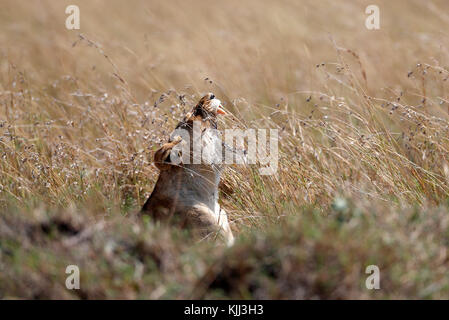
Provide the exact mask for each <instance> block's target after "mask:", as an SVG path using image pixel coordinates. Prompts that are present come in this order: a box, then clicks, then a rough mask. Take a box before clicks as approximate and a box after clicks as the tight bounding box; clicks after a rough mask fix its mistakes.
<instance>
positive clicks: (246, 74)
mask: <svg viewBox="0 0 449 320" xmlns="http://www.w3.org/2000/svg"><path fill="white" fill-rule="evenodd" d="M71 4H76V5H78V6H79V8H80V21H81V28H80V30H67V29H66V27H65V21H66V18H67V17H68V15H67V14H66V13H65V8H66V7H67V6H68V5H71ZM370 4H376V5H378V6H379V8H380V29H379V30H368V29H367V28H366V27H365V19H366V18H367V14H365V8H366V7H367V6H368V5H370ZM448 30H449V3H448V2H447V1H444V0H441V1H438V0H435V1H420V0H409V1H406V0H394V1H386V0H385V1H374V0H370V1H349V0H345V1H338V2H337V1H330V0H326V1H325V0H320V1H311V0H310V1H309V0H304V1H271V0H264V1H255V0H254V1H251V0H250V1H234V0H232V1H207V2H206V1H185V0H184V1H164V2H162V1H128V2H125V1H107V2H106V1H50V0H45V1H34V0H33V1H9V0H0V155H1V159H0V298H5V299H16V298H27V299H52V298H61V299H115V298H124V299H212V298H218V299H228V298H233V299H250V298H252V299H393V298H398V299H403V298H412V299H417V298H420V299H421V298H424V299H442V298H445V299H447V298H449V277H448V269H449V252H448V250H449V163H448V158H449V153H448V152H449V33H448ZM205 92H214V93H215V95H216V96H217V97H218V98H219V99H220V100H222V102H224V104H225V108H226V109H227V111H228V112H229V113H231V114H232V115H229V116H227V117H223V118H221V119H222V120H221V121H220V123H219V126H220V128H222V129H224V128H233V127H235V128H241V129H246V128H255V129H258V128H265V129H270V128H272V129H278V132H279V164H278V170H277V172H276V174H274V175H265V176H263V175H260V173H259V170H258V169H259V167H260V166H258V165H248V166H242V165H236V166H230V167H228V168H226V170H225V172H224V175H223V177H222V181H221V184H220V201H219V202H220V205H221V206H222V207H223V208H225V209H226V211H227V212H228V215H229V219H230V222H231V228H232V230H233V233H234V235H235V236H236V243H235V245H234V246H232V247H230V248H227V247H226V246H224V245H221V244H220V243H217V242H213V241H202V242H194V241H192V240H191V237H190V236H189V233H188V232H187V231H184V230H179V229H174V228H169V227H166V226H163V225H160V224H158V223H154V221H152V220H151V219H150V218H144V219H142V218H141V217H138V216H137V214H136V213H137V212H138V211H139V209H140V208H141V206H142V205H143V203H144V202H145V200H146V199H147V198H148V196H149V195H150V193H151V191H152V189H153V187H154V184H155V182H156V178H157V176H158V170H157V169H156V167H155V166H154V165H153V164H152V157H153V154H154V151H155V150H156V149H157V148H158V147H159V146H160V145H161V144H162V143H164V142H166V141H167V139H168V136H169V134H170V133H171V131H172V130H173V129H174V127H175V126H176V124H177V123H178V122H179V121H180V120H181V119H182V117H183V116H184V115H185V113H186V112H188V111H189V110H190V109H191V107H192V106H193V105H194V104H195V103H196V102H197V101H198V99H199V98H200V97H201V96H202V95H203V94H204V93H205ZM68 265H77V266H78V267H79V269H80V277H81V283H80V289H79V290H68V289H67V288H66V286H65V281H66V277H67V274H66V273H65V271H66V267H67V266H68ZM369 265H376V266H378V267H379V270H380V289H379V290H368V289H367V288H366V286H365V281H366V278H367V277H368V276H369V274H366V273H365V269H366V267H367V266H369Z"/></svg>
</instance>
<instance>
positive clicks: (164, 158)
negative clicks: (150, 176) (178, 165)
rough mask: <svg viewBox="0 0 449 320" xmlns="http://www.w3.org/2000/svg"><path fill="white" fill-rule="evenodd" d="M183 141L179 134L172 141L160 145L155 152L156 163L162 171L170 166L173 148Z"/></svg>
mask: <svg viewBox="0 0 449 320" xmlns="http://www.w3.org/2000/svg"><path fill="white" fill-rule="evenodd" d="M181 141H182V138H181V137H179V136H177V137H176V138H175V140H173V141H172V142H167V143H165V144H163V145H162V147H160V148H159V149H158V150H157V151H156V153H155V154H154V165H155V166H156V167H157V168H158V169H159V170H161V171H163V170H168V169H169V168H170V166H171V165H172V164H171V161H170V153H171V151H172V149H173V148H174V147H175V146H176V145H177V144H178V143H180V142H181Z"/></svg>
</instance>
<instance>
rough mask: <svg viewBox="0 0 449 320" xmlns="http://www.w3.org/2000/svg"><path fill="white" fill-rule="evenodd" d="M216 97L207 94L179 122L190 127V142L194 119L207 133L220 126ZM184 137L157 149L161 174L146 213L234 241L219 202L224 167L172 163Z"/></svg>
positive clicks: (198, 231) (204, 233)
mask: <svg viewBox="0 0 449 320" xmlns="http://www.w3.org/2000/svg"><path fill="white" fill-rule="evenodd" d="M213 99H214V95H213V94H211V93H209V94H207V95H206V96H204V97H203V98H202V99H201V100H200V101H199V103H198V104H197V106H196V107H195V108H193V110H192V111H191V112H189V113H188V114H187V115H186V117H185V118H184V120H183V121H182V122H180V123H179V124H178V126H177V128H182V129H185V130H187V131H189V133H190V137H191V143H190V146H192V145H193V144H192V137H193V134H192V128H193V122H194V121H199V122H200V123H201V131H202V135H204V136H207V135H208V134H210V131H208V129H215V128H217V122H216V116H217V110H216V109H214V103H212V102H211V101H212V100H213ZM214 102H215V101H214ZM181 141H182V140H181V139H180V138H179V137H178V138H176V139H173V141H169V142H168V143H166V144H164V145H163V146H162V147H161V148H159V149H158V150H157V151H156V153H155V155H154V163H155V165H156V167H157V168H158V169H159V170H160V174H159V178H158V180H157V182H156V186H155V187H154V190H153V192H152V194H151V196H150V198H149V199H148V200H147V202H146V203H145V205H144V206H143V208H142V213H143V214H149V215H151V216H152V217H153V218H154V219H156V220H161V221H168V222H170V223H175V224H177V225H179V226H181V227H183V228H190V229H191V230H192V232H193V233H194V234H195V235H196V236H199V237H201V238H208V237H216V236H219V237H222V238H223V239H224V240H225V242H226V243H227V244H228V245H231V244H232V243H233V241H234V236H233V234H232V231H231V229H230V226H229V222H228V218H227V214H226V212H225V211H224V210H223V209H222V208H220V205H219V204H218V184H219V182H220V173H221V170H222V167H221V165H216V164H205V163H201V164H179V165H174V164H172V163H171V162H170V152H171V150H172V149H173V148H174V147H175V146H176V145H177V144H179V143H180V142H181Z"/></svg>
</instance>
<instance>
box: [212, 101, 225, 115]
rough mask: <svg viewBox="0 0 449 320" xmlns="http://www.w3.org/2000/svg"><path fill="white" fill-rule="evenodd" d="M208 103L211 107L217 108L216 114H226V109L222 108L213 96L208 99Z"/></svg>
mask: <svg viewBox="0 0 449 320" xmlns="http://www.w3.org/2000/svg"><path fill="white" fill-rule="evenodd" d="M210 105H211V107H212V108H213V109H216V110H217V114H223V115H225V114H226V111H225V110H224V108H223V106H222V104H221V101H220V100H218V99H215V98H214V99H212V100H211V101H210Z"/></svg>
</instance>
